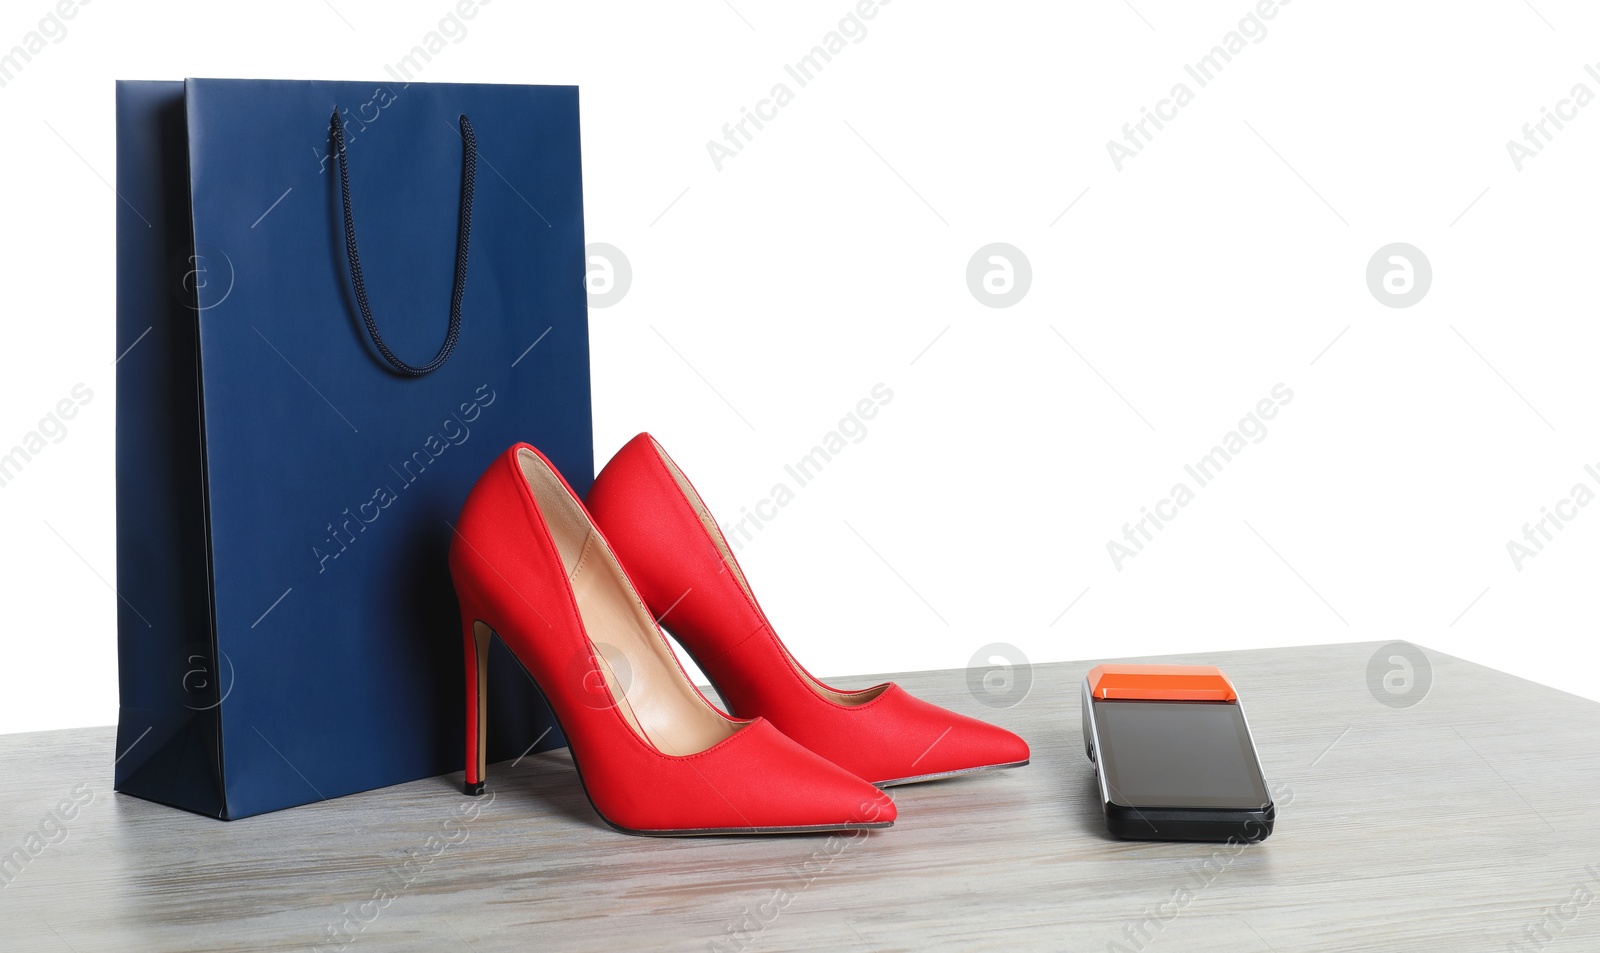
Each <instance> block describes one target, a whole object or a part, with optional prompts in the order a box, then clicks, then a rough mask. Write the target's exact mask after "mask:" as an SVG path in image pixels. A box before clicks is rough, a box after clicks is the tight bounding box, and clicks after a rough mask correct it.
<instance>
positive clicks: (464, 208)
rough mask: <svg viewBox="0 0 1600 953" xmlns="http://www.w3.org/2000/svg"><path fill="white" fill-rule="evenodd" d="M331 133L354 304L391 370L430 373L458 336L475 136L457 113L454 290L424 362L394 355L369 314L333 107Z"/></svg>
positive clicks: (474, 171) (469, 229)
mask: <svg viewBox="0 0 1600 953" xmlns="http://www.w3.org/2000/svg"><path fill="white" fill-rule="evenodd" d="M332 134H333V145H334V149H335V151H337V153H338V155H339V192H340V194H341V196H342V197H343V199H344V247H345V252H346V254H347V255H348V256H349V259H350V283H351V284H352V285H354V287H355V293H356V306H357V307H359V308H360V309H361V320H362V321H363V322H364V323H365V324H366V326H367V334H368V335H369V336H370V337H371V338H372V343H373V346H375V347H376V348H377V349H378V353H379V354H381V355H383V359H384V360H385V361H387V362H388V363H389V366H390V367H392V368H394V369H395V371H397V372H398V373H401V374H404V375H406V376H407V377H421V376H423V375H424V374H431V373H432V372H434V371H436V370H438V369H439V368H440V367H443V366H444V362H445V361H447V360H449V359H450V352H452V351H454V350H455V347H456V341H457V340H458V339H459V338H460V337H461V298H462V296H463V295H465V294H466V291H467V246H468V244H469V239H470V238H471V236H472V192H473V187H474V184H475V183H476V181H477V177H478V138H477V136H476V135H474V134H473V131H472V121H471V120H469V119H468V118H467V117H466V116H465V115H463V116H462V117H461V142H462V145H463V154H462V159H461V218H460V223H459V225H458V230H457V232H456V279H455V290H454V292H453V293H452V294H451V296H450V328H449V330H448V331H447V332H446V333H445V338H444V343H443V344H441V345H440V346H439V353H438V354H435V355H434V356H433V360H431V361H429V362H428V363H426V364H407V363H406V362H405V361H403V360H401V359H400V358H398V357H396V356H395V353H394V352H393V351H391V350H389V345H387V344H385V343H384V342H383V335H382V333H380V332H379V331H378V322H377V320H376V319H374V318H373V316H372V306H371V304H370V303H369V302H368V301H367V283H366V280H365V279H364V278H363V277H362V275H361V254H360V252H358V251H357V250H356V219H355V213H354V212H352V211H351V208H350V160H349V157H348V155H347V154H346V152H345V138H344V121H343V120H341V119H340V118H339V111H338V110H337V109H335V110H334V111H333V120H332Z"/></svg>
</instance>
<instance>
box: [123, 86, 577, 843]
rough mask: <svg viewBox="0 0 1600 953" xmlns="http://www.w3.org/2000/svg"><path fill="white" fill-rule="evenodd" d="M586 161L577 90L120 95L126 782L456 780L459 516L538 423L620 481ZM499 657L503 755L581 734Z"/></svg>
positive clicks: (298, 793)
mask: <svg viewBox="0 0 1600 953" xmlns="http://www.w3.org/2000/svg"><path fill="white" fill-rule="evenodd" d="M580 171H581V163H580V158H579V138H578V93H577V89H576V88H574V87H561V86H485V85H454V84H423V83H412V84H409V85H390V84H372V83H318V82H279V81H273V82H264V81H246V80H193V79H191V80H188V81H186V82H153V83H152V82H124V83H119V84H118V85H117V193H118V210H117V353H118V355H120V360H119V362H118V364H117V401H118V408H117V410H118V413H117V460H116V466H117V536H118V538H117V573H118V590H119V595H120V599H119V617H118V651H119V667H120V682H121V716H120V720H119V725H118V732H117V735H118V737H117V751H118V752H120V755H119V760H118V761H117V764H116V787H117V790H119V791H123V792H126V793H129V794H133V795H137V796H139V797H143V798H148V799H150V800H154V801H160V802H163V803H166V804H171V805H175V806H178V807H182V808H187V809H189V810H193V811H197V812H201V813H204V814H208V815H212V816H216V817H221V818H229V819H232V818H240V817H245V816H248V815H251V814H258V813H261V812H264V811H271V810H277V809H280V808H285V807H291V806H293V805H297V804H304V803H307V802H310V801H317V800H322V799H325V798H330V797H336V796H339V795H343V794H349V793H352V792H356V791H363V790H367V789H370V788H374V787H379V786H382V785H387V784H394V783H398V782H402V781H409V780H414V779H417V778H422V777H427V776H430V775H436V774H442V773H446V772H451V771H459V770H461V768H462V766H463V740H462V739H463V731H464V728H463V719H464V708H465V702H464V699H463V692H462V681H463V673H462V665H463V662H462V658H463V653H462V641H461V633H460V628H459V625H460V623H459V621H458V619H457V615H456V606H455V597H454V594H453V592H452V589H451V585H450V578H449V571H448V568H447V566H446V554H447V552H448V547H449V543H450V537H451V534H452V525H451V524H452V521H453V520H454V519H455V517H456V513H457V511H458V510H459V508H460V506H461V503H462V501H463V500H464V499H465V497H466V494H467V491H468V489H470V487H471V486H472V483H473V482H474V481H475V480H476V478H477V477H478V475H479V474H480V473H481V472H482V471H483V470H484V468H485V467H486V466H488V464H489V462H490V461H491V460H493V459H494V457H495V456H496V455H497V454H498V453H499V452H500V451H502V450H504V449H505V447H507V446H508V445H510V444H511V443H513V442H515V441H517V440H527V441H529V442H531V443H533V444H535V445H537V446H538V447H539V448H540V449H541V450H543V451H545V453H546V454H547V455H549V456H550V457H551V459H552V460H554V461H555V462H556V463H557V465H558V466H559V467H561V469H562V471H563V472H564V473H566V475H567V476H568V477H569V478H571V479H572V481H573V483H574V484H575V487H576V489H578V490H579V491H580V492H582V491H583V490H584V489H586V487H587V484H588V482H589V478H590V476H591V475H592V474H593V472H594V463H593V445H592V437H591V422H590V404H589V352H588V331H587V311H586V301H585V288H584V241H583V204H582V184H581V175H580ZM495 651H496V652H503V651H504V650H503V649H501V648H500V647H498V646H497V647H496V648H495ZM504 660H505V661H509V656H505V657H504ZM490 672H491V673H492V674H493V675H495V676H496V679H495V681H494V682H493V683H492V684H491V685H490V692H491V694H490V706H491V713H490V718H491V721H492V724H491V727H490V731H489V741H490V744H491V750H490V758H491V760H499V759H503V758H506V757H516V756H518V755H520V754H522V753H524V752H526V751H528V750H532V749H536V748H537V749H542V748H549V747H554V746H559V745H562V744H564V743H565V742H564V740H563V739H562V738H561V736H560V733H559V730H558V729H556V728H555V725H554V719H553V718H552V717H551V715H550V713H549V711H548V709H547V708H546V707H545V706H544V704H543V702H542V701H541V700H540V699H539V697H538V695H537V693H536V690H535V689H534V687H533V685H532V684H531V682H529V681H528V680H527V678H526V677H525V676H524V675H523V674H522V673H521V671H520V669H519V667H518V666H516V665H512V664H496V665H491V666H490ZM441 790H444V785H442V784H441Z"/></svg>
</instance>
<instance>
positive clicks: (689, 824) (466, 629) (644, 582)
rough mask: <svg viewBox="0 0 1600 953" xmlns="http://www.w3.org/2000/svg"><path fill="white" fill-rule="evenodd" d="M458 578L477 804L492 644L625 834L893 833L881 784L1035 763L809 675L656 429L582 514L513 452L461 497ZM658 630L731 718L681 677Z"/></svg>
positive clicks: (610, 468) (889, 694)
mask: <svg viewBox="0 0 1600 953" xmlns="http://www.w3.org/2000/svg"><path fill="white" fill-rule="evenodd" d="M624 566H626V567H627V570H626V571H624V569H623V567H624ZM450 572H451V575H452V576H453V578H454V580H455V587H456V594H457V596H458V597H459V599H460V602H461V625H462V632H463V635H464V636H465V642H466V661H467V665H466V673H467V682H466V684H467V770H466V790H467V793H468V794H480V793H482V791H483V788H484V770H485V764H484V761H485V758H484V732H485V721H486V719H485V712H486V700H485V691H484V687H483V686H484V685H485V670H486V666H487V663H488V651H489V637H490V635H491V634H494V635H498V636H499V637H500V638H501V640H502V641H504V642H505V644H506V646H507V647H509V648H510V649H511V651H512V652H513V653H514V654H515V655H516V657H517V659H518V660H519V661H520V662H521V663H522V665H523V667H524V668H526V669H527V671H528V673H529V674H530V675H532V676H533V678H534V681H535V682H537V683H538V685H539V688H540V690H541V691H542V692H543V694H544V696H545V699H546V700H547V701H548V702H549V703H550V707H551V708H552V709H553V710H554V712H555V714H556V717H557V720H558V721H559V723H560V725H561V730H562V732H563V733H564V734H565V735H566V736H567V741H568V743H569V745H570V747H571V749H572V757H573V761H574V763H575V764H576V765H577V766H578V772H579V776H580V778H581V779H582V782H583V785H584V789H585V791H586V792H587V793H588V795H589V800H590V802H591V803H592V804H593V805H594V808H595V810H596V811H597V812H599V814H600V816H601V818H602V819H604V820H605V821H606V823H608V824H610V825H611V826H612V827H614V828H617V829H618V830H621V831H624V832H627V833H633V834H657V835H689V834H743V833H778V832H789V831H818V830H847V829H858V828H881V827H888V826H889V825H890V824H892V823H893V822H894V819H895V805H894V801H893V800H891V799H890V798H889V797H888V796H887V795H885V794H884V793H883V791H882V790H880V789H881V788H883V787H886V786H889V785H894V784H905V783H908V782H911V781H925V780H931V779H934V778H944V777H950V776H952V775H958V774H967V773H970V772H974V771H983V770H987V769H991V768H1006V767H1014V766H1018V765H1023V764H1027V763H1028V746H1027V744H1026V743H1025V742H1024V741H1023V740H1022V739H1021V738H1019V737H1017V736H1016V735H1014V734H1012V733H1011V732H1009V731H1005V730H1004V729H1001V728H997V727H995V726H993V725H989V724H986V723H984V722H981V721H977V720H975V719H972V718H968V717H966V716H964V715H958V714H956V713H955V712H951V711H947V710H945V709H943V708H939V707H937V706H935V705H930V704H928V703H927V702H924V701H921V700H919V699H917V698H914V697H912V696H911V695H910V694H908V693H906V692H905V691H904V690H902V689H901V688H900V687H899V686H897V685H895V684H893V683H888V684H883V685H878V686H875V687H873V688H868V689H865V690H863V691H856V692H846V691H838V690H836V689H833V688H829V687H828V686H826V685H824V684H822V683H821V682H819V681H818V680H817V679H815V678H813V677H812V676H811V674H810V673H808V672H807V671H806V670H805V669H804V668H802V667H801V666H800V663H799V662H797V661H795V659H794V657H793V656H792V655H790V654H789V650H788V649H787V648H786V647H785V646H784V644H783V643H782V642H781V641H779V639H778V636H777V634H776V633H775V632H774V631H773V629H772V625H771V624H770V623H769V622H768V621H767V618H766V616H765V614H763V613H762V611H761V607H760V606H759V605H757V603H756V599H755V595H754V594H753V593H752V592H751V590H750V585H749V583H748V582H746V580H745V577H744V573H743V571H742V570H741V569H740V568H739V564H738V562H737V561H736V560H735V559H734V557H733V552H732V551H731V550H730V549H729V547H728V543H727V540H726V539H724V538H723V535H722V532H721V530H719V529H718V528H717V524H716V521H715V520H713V519H712V517H711V514H710V512H709V511H708V510H707V509H706V506H705V503H703V502H702V501H701V499H700V495H699V494H698V493H697V492H695V489H694V487H693V486H691V485H690V483H689V481H688V479H687V478H686V477H685V476H684V475H683V473H682V471H680V470H679V469H678V466H677V464H675V463H674V462H673V461H672V460H671V458H669V457H668V456H667V455H666V453H665V452H664V451H663V450H662V449H661V446H660V445H659V444H658V443H656V441H655V440H654V438H652V437H651V436H650V435H649V434H640V435H639V436H637V437H635V438H634V439H633V440H631V441H630V442H629V443H628V444H627V446H625V447H623V448H622V450H620V451H619V452H618V453H617V455H616V456H615V457H614V458H613V459H612V460H611V462H610V463H609V464H607V465H606V467H605V469H604V470H602V471H601V473H600V475H599V477H598V478H596V480H595V482H594V487H593V489H591V490H590V492H589V499H588V508H587V509H586V508H585V507H584V504H583V503H582V502H580V501H579V500H578V497H577V495H576V494H575V493H573V492H572V488H571V487H570V486H568V485H567V482H566V481H565V480H564V479H562V477H561V475H560V474H559V473H557V472H556V470H555V468H554V467H553V466H552V465H551V464H550V461H549V460H547V459H546V458H545V457H544V455H543V454H541V453H540V452H539V451H537V450H535V449H534V448H533V447H531V446H528V445H527V444H517V445H516V446H513V447H512V448H511V449H509V450H507V451H506V452H505V453H504V454H502V455H501V456H500V457H499V459H497V460H496V461H495V462H494V464H493V465H492V466H490V467H489V469H488V471H487V472H485V473H484V475H483V477H482V478H481V479H479V480H478V483H477V485H476V486H475V487H473V490H472V493H471V494H470V495H469V496H468V498H467V503H466V506H465V507H464V508H463V509H462V512H461V520H460V522H459V523H458V524H457V525H456V527H455V536H454V538H453V539H452V541H451V546H450ZM663 620H664V621H665V624H666V625H667V626H668V627H669V628H670V629H671V630H672V632H673V634H674V635H675V636H676V637H677V638H678V640H679V641H680V643H681V644H682V645H683V646H684V647H685V649H687V651H688V652H689V654H690V656H691V657H692V658H693V659H694V660H695V662H696V663H697V664H698V665H699V666H700V667H701V669H702V670H703V671H704V672H705V674H706V676H707V677H708V678H710V679H711V681H712V682H713V683H714V684H715V685H716V688H717V691H718V693H719V694H720V695H721V696H722V698H723V700H724V702H725V704H726V705H727V706H728V710H729V711H730V712H731V713H732V714H733V716H734V717H730V716H729V715H725V714H723V713H722V712H721V711H720V710H718V709H717V708H716V707H714V706H713V705H712V704H711V703H710V702H708V701H707V700H706V699H705V696H703V695H701V694H700V692H699V690H698V689H696V688H695V686H694V685H693V683H691V682H690V681H689V678H688V676H687V675H685V674H684V671H683V668H682V667H681V666H680V665H679V664H678V660H677V657H676V656H675V655H674V654H673V652H672V649H671V647H670V646H669V645H668V644H667V641H666V639H665V638H664V637H663V636H662V634H661V630H660V628H658V626H657V623H658V622H660V621H663Z"/></svg>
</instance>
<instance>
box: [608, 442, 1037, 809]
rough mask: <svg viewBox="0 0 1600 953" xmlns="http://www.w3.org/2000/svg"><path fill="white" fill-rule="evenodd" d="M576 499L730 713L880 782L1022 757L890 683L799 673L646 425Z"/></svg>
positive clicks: (713, 525) (1001, 732)
mask: <svg viewBox="0 0 1600 953" xmlns="http://www.w3.org/2000/svg"><path fill="white" fill-rule="evenodd" d="M587 504H588V506H589V510H590V512H591V513H592V514H593V515H594V520H595V522H596V523H598V524H599V526H600V528H601V529H602V530H604V531H605V533H606V535H607V537H608V538H610V539H611V540H612V543H613V545H615V546H616V548H617V553H618V555H619V556H621V558H622V561H623V563H624V564H625V565H627V567H628V571H629V572H630V573H631V574H632V577H633V581H634V584H635V585H636V586H637V587H638V589H639V594H640V595H642V596H643V597H644V600H645V604H646V605H648V606H649V607H650V610H651V611H652V612H654V613H655V614H656V617H657V618H661V619H663V620H664V624H665V625H666V626H667V628H668V629H670V630H671V631H672V634H673V635H674V636H676V637H677V639H678V641H679V642H680V643H682V644H683V646H684V648H685V649H687V650H688V652H689V656H690V657H691V658H693V659H694V660H695V661H696V663H697V664H698V665H699V666H700V668H701V670H702V671H704V672H705V673H706V677H707V678H709V679H711V683H712V684H713V685H714V686H716V689H717V693H718V694H719V695H721V696H722V699H723V701H724V702H725V703H726V704H727V706H728V711H729V712H730V713H732V714H734V715H737V716H739V717H744V718H751V717H755V716H758V715H759V716H761V717H763V718H767V719H769V720H770V721H771V722H772V723H773V724H775V725H777V726H778V730H780V731H782V732H783V733H784V734H786V735H788V736H789V737H791V738H793V739H794V740H796V741H798V742H800V743H801V744H803V745H805V746H806V747H807V748H810V749H811V750H812V751H815V752H816V753H818V754H820V755H822V756H823V757H825V758H827V759H828V760H830V761H833V762H834V763H836V764H839V765H841V766H843V767H845V768H847V769H849V770H850V771H851V772H853V773H854V774H856V775H857V776H858V777H861V778H864V779H866V780H868V781H871V782H873V783H874V784H876V785H878V786H880V787H886V786H888V785H891V784H906V783H909V782H911V781H929V780H933V779H934V778H945V777H951V776H953V775H958V774H970V773H972V772H975V771H986V770H990V769H993V768H1013V767H1020V766H1021V765H1025V764H1027V763H1028V745H1027V742H1025V741H1023V740H1022V739H1021V738H1019V737H1017V736H1016V735H1014V734H1012V733H1011V732H1009V731H1006V730H1005V729H1003V728H1000V727H998V726H996V725H991V724H988V723H987V722H982V721H979V720H978V719H976V718H969V717H967V716H966V715H959V714H957V713H955V712H953V711H949V710H947V709H944V708H940V707H938V706H936V705H931V704H929V703H927V702H925V701H922V700H921V699H919V698H916V697H914V696H912V695H911V694H910V693H909V692H907V691H905V690H904V689H902V688H901V687H900V686H898V685H896V684H894V683H893V682H886V683H884V684H882V685H875V686H873V687H872V688H867V689H863V690H861V691H841V690H839V689H835V688H830V687H829V686H827V685H824V684H823V683H822V682H821V681H819V680H818V679H817V678H816V677H814V676H813V675H812V674H811V673H810V672H808V671H806V670H805V669H804V668H803V667H802V666H801V665H800V663H799V662H798V661H796V660H795V658H794V656H793V655H791V654H789V649H788V648H787V647H786V646H785V645H784V644H783V641H782V640H781V639H779V638H778V634H777V633H776V632H775V631H774V630H773V628H772V623H771V622H769V621H768V620H767V616H766V613H765V612H763V611H762V610H761V606H760V605H759V604H757V602H756V597H755V593H754V592H753V591H752V590H751V588H750V583H749V582H748V581H747V580H746V579H745V575H744V570H743V569H742V568H740V566H739V561H738V560H737V559H735V558H734V556H733V550H732V548H731V547H730V546H729V545H728V541H727V540H726V539H725V538H724V537H723V535H722V531H721V530H720V529H718V528H717V521H716V519H715V518H714V517H713V516H712V515H711V512H710V511H709V510H708V509H707V508H706V505H705V503H704V502H703V501H702V500H701V499H700V494H699V493H698V492H697V491H696V490H695V488H694V486H693V485H692V484H690V483H689V478H688V477H686V476H684V475H683V471H682V470H680V469H679V468H678V465H677V464H676V463H674V462H673V461H672V458H671V457H669V456H667V452H666V451H665V450H663V449H661V445H660V444H659V443H657V442H656V441H655V438H653V437H651V436H650V435H649V434H647V433H642V434H639V435H638V436H637V437H634V438H633V439H632V440H630V441H628V443H627V445H626V446H624V447H623V448H622V449H621V450H618V451H617V455H616V456H615V457H612V458H611V462H610V463H608V464H606V466H605V469H603V470H601V471H600V475H599V476H597V477H595V481H594V487H593V488H592V489H590V490H589V498H588V501H587Z"/></svg>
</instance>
